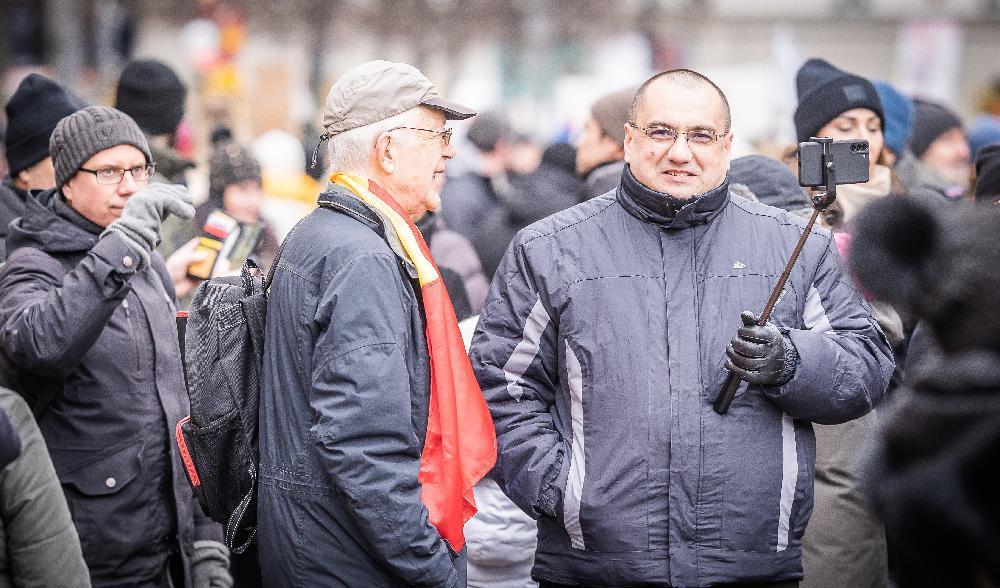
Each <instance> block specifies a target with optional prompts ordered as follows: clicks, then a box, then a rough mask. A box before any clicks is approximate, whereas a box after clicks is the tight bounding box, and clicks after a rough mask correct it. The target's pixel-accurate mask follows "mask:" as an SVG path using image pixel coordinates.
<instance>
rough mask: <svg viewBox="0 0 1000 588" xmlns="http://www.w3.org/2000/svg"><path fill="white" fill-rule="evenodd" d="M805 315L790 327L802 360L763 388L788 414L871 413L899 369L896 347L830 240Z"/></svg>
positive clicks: (839, 417) (842, 416)
mask: <svg viewBox="0 0 1000 588" xmlns="http://www.w3.org/2000/svg"><path fill="white" fill-rule="evenodd" d="M804 320H805V324H806V328H805V329H792V330H790V331H788V337H789V338H790V339H791V341H792V343H793V344H794V345H795V349H796V351H797V352H798V355H799V360H800V361H799V365H798V367H797V368H796V370H795V375H794V377H793V378H792V379H791V381H789V382H788V383H787V384H785V385H784V386H781V387H778V388H769V387H765V389H764V390H765V393H766V394H767V395H768V396H769V397H770V398H771V399H772V400H773V401H774V402H775V403H776V404H777V405H778V406H780V407H781V408H782V410H784V411H785V412H786V413H788V415H789V416H791V417H793V418H799V419H807V420H810V421H814V422H817V423H821V424H825V425H832V424H839V423H843V422H847V421H850V420H853V419H856V418H858V417H861V416H863V415H865V414H867V413H868V412H870V411H871V410H872V409H873V408H875V405H876V404H878V403H879V401H880V400H881V399H882V395H883V394H884V393H885V390H886V387H887V386H888V385H889V379H890V377H891V376H892V371H893V369H894V368H895V364H894V363H893V357H892V349H891V348H890V346H889V342H888V341H887V340H886V338H885V335H883V334H882V331H881V329H879V327H878V324H877V323H876V322H875V319H874V317H873V316H872V313H871V310H870V308H869V307H868V305H867V303H865V301H864V300H863V299H862V297H861V295H860V293H859V292H858V290H857V289H856V288H855V287H854V285H853V284H852V283H851V282H850V281H849V279H848V278H847V277H846V276H845V275H844V271H843V269H842V267H841V263H840V256H839V255H838V254H837V250H836V248H835V245H834V242H833V240H832V239H830V242H829V246H828V247H827V249H826V251H825V252H824V253H823V254H822V257H821V258H820V261H819V264H818V268H817V270H816V274H815V277H814V278H813V280H812V283H811V285H810V287H809V291H808V293H807V295H806V302H805V312H804Z"/></svg>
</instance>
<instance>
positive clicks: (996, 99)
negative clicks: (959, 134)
mask: <svg viewBox="0 0 1000 588" xmlns="http://www.w3.org/2000/svg"><path fill="white" fill-rule="evenodd" d="M979 110H980V114H979V115H977V116H976V117H975V118H973V119H972V120H971V121H969V127H968V133H967V134H968V139H969V150H970V151H971V153H972V159H973V160H975V159H976V157H978V156H979V150H980V149H982V148H983V147H986V146H987V145H993V144H995V143H1000V76H997V77H995V78H993V81H992V82H991V83H990V85H989V86H987V87H986V89H985V90H983V93H982V96H981V97H980V99H979Z"/></svg>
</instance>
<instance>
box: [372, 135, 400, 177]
mask: <svg viewBox="0 0 1000 588" xmlns="http://www.w3.org/2000/svg"><path fill="white" fill-rule="evenodd" d="M398 153H399V152H398V150H397V149H396V145H395V144H394V143H393V141H392V135H390V134H389V133H382V134H381V135H379V138H378V139H376V140H375V163H376V165H378V167H379V169H381V170H382V171H383V172H384V173H387V174H391V173H393V172H394V171H396V159H397V155H398Z"/></svg>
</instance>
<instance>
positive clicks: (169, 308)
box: [0, 106, 231, 588]
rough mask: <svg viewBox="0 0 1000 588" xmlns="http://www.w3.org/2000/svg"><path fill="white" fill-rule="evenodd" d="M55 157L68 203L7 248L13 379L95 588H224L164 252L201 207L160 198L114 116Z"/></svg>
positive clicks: (7, 347) (38, 205) (62, 141)
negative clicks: (190, 421) (186, 458)
mask: <svg viewBox="0 0 1000 588" xmlns="http://www.w3.org/2000/svg"><path fill="white" fill-rule="evenodd" d="M49 151H50V153H51V156H52V161H53V166H54V169H55V187H54V188H52V189H50V190H46V191H44V192H42V193H40V194H39V195H38V196H37V197H36V198H32V199H29V200H28V201H27V205H26V208H25V213H24V216H23V217H21V219H20V220H19V221H18V222H17V223H15V224H14V225H12V227H11V230H10V233H9V235H8V238H7V241H8V244H9V246H10V251H9V257H8V259H7V263H6V264H5V265H4V267H3V270H2V272H0V317H2V319H3V326H2V329H0V348H2V349H3V355H2V359H3V360H4V369H3V370H0V372H2V374H3V375H4V376H10V379H11V381H12V382H13V383H14V384H16V385H14V386H11V387H13V388H14V389H16V390H17V391H18V392H20V393H21V394H24V395H25V396H26V398H29V399H30V400H31V403H32V406H33V409H34V410H35V412H36V413H37V414H39V415H40V416H39V419H38V423H39V428H40V429H41V431H42V435H43V436H44V438H45V442H46V445H47V446H48V449H49V452H50V454H51V457H52V462H53V464H54V466H55V470H56V473H57V474H58V476H59V480H60V481H61V482H62V484H63V490H64V492H65V494H66V499H67V502H68V503H69V507H70V512H72V513H73V522H74V523H75V525H76V529H77V532H78V533H79V536H80V543H81V546H82V548H83V556H84V559H85V560H86V562H87V566H88V568H89V570H90V575H91V580H92V582H93V584H94V585H95V586H112V585H114V586H120V585H123V584H126V583H127V584H128V585H130V586H143V587H147V586H148V587H150V588H153V587H156V588H162V587H163V586H168V585H173V586H176V587H180V586H185V587H195V586H197V587H201V586H213V587H216V586H217V587H220V588H226V587H228V586H230V585H231V581H230V576H229V572H228V567H229V552H228V550H227V549H226V547H225V545H223V544H222V528H221V527H220V526H219V525H217V524H215V523H213V522H212V521H210V520H209V519H208V518H207V517H205V516H204V515H203V514H202V512H201V508H200V507H199V505H198V502H197V500H196V499H195V497H194V495H193V493H192V491H191V486H190V485H189V484H188V481H187V480H186V479H185V477H184V473H183V467H182V466H181V457H180V455H179V453H178V450H177V446H176V445H175V444H174V443H172V442H171V440H172V438H173V431H174V426H175V425H176V423H177V422H178V421H179V420H180V419H181V418H183V417H184V416H186V415H187V414H188V413H189V407H188V396H187V392H186V390H185V388H184V376H183V371H182V367H181V357H180V345H179V342H178V339H177V327H176V324H175V317H174V315H175V312H176V306H175V296H174V288H173V284H172V280H171V278H170V276H169V271H168V268H167V264H166V263H165V262H164V260H163V258H162V257H161V256H160V254H159V253H157V252H156V251H155V247H156V244H157V242H158V240H159V230H160V225H161V222H162V220H163V218H165V217H166V216H168V215H169V214H176V215H178V216H182V217H185V218H191V216H192V215H194V207H193V206H192V205H191V197H190V195H189V194H188V193H187V190H186V189H185V188H184V187H182V186H173V185H167V184H163V183H150V178H151V175H152V169H153V166H154V163H155V162H154V160H153V158H152V154H151V152H150V149H149V146H148V142H147V140H146V136H145V135H144V134H143V132H142V131H141V130H140V129H139V127H138V125H137V124H136V123H135V121H133V120H132V119H131V118H130V117H129V116H128V115H126V114H124V113H122V112H121V111H118V110H115V109H113V108H106V107H95V106H91V107H88V108H85V109H83V110H80V111H78V112H76V113H74V114H71V115H70V116H68V117H66V118H64V119H63V120H61V121H60V122H59V124H58V125H56V128H55V130H54V131H53V133H52V138H51V140H50V145H49ZM171 582H172V584H171Z"/></svg>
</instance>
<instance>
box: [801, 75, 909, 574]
mask: <svg viewBox="0 0 1000 588" xmlns="http://www.w3.org/2000/svg"><path fill="white" fill-rule="evenodd" d="M796 87H797V91H798V98H799V102H798V106H797V107H796V109H795V115H794V122H795V130H796V133H797V135H798V140H799V142H803V141H808V140H809V139H810V137H831V138H833V139H866V140H868V143H869V178H870V179H869V181H868V182H867V183H865V184H844V185H842V186H838V187H837V201H836V202H834V203H833V205H831V206H830V207H829V209H827V211H826V212H825V213H824V214H823V215H821V216H822V218H823V221H824V224H825V225H826V226H827V228H829V229H831V230H833V231H834V232H835V236H836V238H837V247H838V249H839V250H840V252H841V255H843V254H845V253H846V250H847V246H848V244H849V233H848V231H849V228H850V223H851V221H853V220H854V216H855V215H856V214H857V213H858V211H860V210H861V209H862V208H863V207H864V206H865V205H866V204H868V203H869V202H873V201H875V200H878V199H880V198H884V197H885V196H887V195H888V194H889V193H890V191H891V190H892V188H893V178H892V172H891V171H890V168H889V167H888V165H887V163H888V159H887V157H886V155H885V154H884V150H883V145H884V138H883V136H882V120H883V116H884V115H883V110H882V101H881V99H880V98H879V95H878V93H877V91H876V90H875V87H874V86H873V85H872V84H871V82H869V81H868V80H866V79H864V78H862V77H860V76H857V75H854V74H851V73H847V72H845V71H842V70H840V69H838V68H836V67H835V66H833V65H831V64H830V63H828V62H827V61H825V60H823V59H810V60H808V61H807V62H806V63H805V64H803V65H802V67H801V68H800V69H799V71H798V74H797V76H796ZM872 310H873V313H874V315H875V318H876V319H877V320H878V323H879V326H880V327H881V331H880V333H879V334H880V335H882V332H884V333H885V336H887V338H888V342H889V343H890V344H891V345H893V346H897V345H899V344H901V343H902V342H903V323H902V320H901V319H900V318H899V314H898V313H896V312H895V311H894V310H893V309H892V308H891V307H889V306H888V305H882V307H881V308H880V307H879V306H873V309H872ZM876 411H877V409H876V410H873V411H872V412H870V413H868V414H867V415H865V416H862V417H860V418H858V419H856V420H852V421H849V422H846V423H843V424H839V425H816V426H815V427H814V430H815V434H816V485H815V501H814V505H813V513H812V519H811V520H810V521H809V526H808V527H807V528H806V533H805V536H804V537H803V539H802V548H803V552H802V566H803V569H804V572H805V579H804V580H803V582H802V586H803V587H806V588H812V587H817V588H818V587H834V586H859V587H860V586H872V587H874V586H885V585H886V583H887V582H888V561H887V555H886V542H885V531H884V529H883V527H882V524H881V523H880V522H879V521H878V519H877V517H875V516H874V512H873V511H872V509H871V506H870V504H869V503H868V502H867V500H866V499H865V496H864V494H863V493H862V491H861V488H860V483H861V477H860V472H859V470H858V458H859V455H860V453H859V452H860V450H861V448H862V447H863V446H864V444H865V443H866V442H867V440H868V439H870V438H871V436H872V434H873V432H874V429H875V424H876V422H877V416H876Z"/></svg>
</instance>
